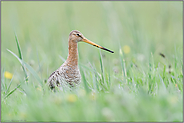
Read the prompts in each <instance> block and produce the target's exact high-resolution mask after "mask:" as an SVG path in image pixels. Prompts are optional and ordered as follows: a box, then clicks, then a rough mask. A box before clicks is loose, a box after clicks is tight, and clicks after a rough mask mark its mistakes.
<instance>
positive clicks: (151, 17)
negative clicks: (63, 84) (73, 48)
mask: <svg viewBox="0 0 184 123" xmlns="http://www.w3.org/2000/svg"><path fill="white" fill-rule="evenodd" d="M1 5H2V8H1V17H2V20H1V26H2V27H1V45H2V47H1V48H2V49H1V121H2V122H7V121H9V122H11V121H26V122H62V121H65V122H67V121H70V122H72V121H86V122H90V121H91V122H92V121H93V122H95V121H98V122H105V121H116V122H125V121H127V122H138V121H139V122H142V121H146V122H156V121H160V122H173V121H176V122H182V121H183V52H182V51H183V47H182V46H183V42H182V41H183V37H182V34H183V31H182V10H183V8H182V2H181V1H180V2H179V1H178V2H166V1H162V2H158V1H157V2H156V1H155V2H125V1H124V2H118V1H116V2H74V1H73V2H63V1H60V2H56V1H55V2H33V1H29V2H22V1H18V2H13V1H11V2H10V1H9V2H6V1H2V2H1ZM75 29H77V30H79V31H81V32H82V33H83V34H84V36H85V37H87V38H88V39H89V40H91V41H93V42H95V43H97V44H99V45H101V46H104V47H106V48H109V49H111V50H113V51H114V52H115V53H114V54H111V53H108V52H106V51H102V50H100V49H97V48H95V47H93V46H90V45H88V44H85V43H79V44H78V51H79V68H80V72H81V76H82V81H81V84H80V86H79V87H78V88H76V89H73V90H72V91H68V90H66V91H65V92H61V91H59V90H58V91H56V92H52V91H50V90H49V89H48V86H47V85H46V84H45V80H47V78H48V77H49V75H50V74H51V73H52V72H53V71H54V70H56V69H57V68H58V67H59V66H60V65H61V64H62V63H63V61H64V60H65V59H66V57H67V54H68V47H67V45H68V42H67V40H68V35H69V33H70V31H71V30H75ZM15 33H16V34H15ZM127 47H128V48H129V49H130V51H129V50H127ZM160 53H161V54H160ZM6 71H8V72H10V73H12V74H13V77H12V78H11V79H10V78H6V77H5V76H4V73H5V72H6Z"/></svg>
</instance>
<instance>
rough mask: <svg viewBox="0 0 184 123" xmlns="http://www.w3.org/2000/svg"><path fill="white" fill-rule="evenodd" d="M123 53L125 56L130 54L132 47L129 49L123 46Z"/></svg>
mask: <svg viewBox="0 0 184 123" xmlns="http://www.w3.org/2000/svg"><path fill="white" fill-rule="evenodd" d="M123 52H124V53H125V54H128V53H130V47H129V46H128V45H125V46H123Z"/></svg>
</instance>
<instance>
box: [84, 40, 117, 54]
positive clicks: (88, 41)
mask: <svg viewBox="0 0 184 123" xmlns="http://www.w3.org/2000/svg"><path fill="white" fill-rule="evenodd" d="M82 41H84V42H86V43H88V44H91V45H93V46H95V47H98V48H100V49H103V50H106V51H109V52H111V53H114V51H111V50H109V49H107V48H105V47H102V46H100V45H98V44H95V43H93V42H92V41H90V40H88V39H86V38H83V39H82Z"/></svg>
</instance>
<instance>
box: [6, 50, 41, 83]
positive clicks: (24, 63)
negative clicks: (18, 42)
mask: <svg viewBox="0 0 184 123" xmlns="http://www.w3.org/2000/svg"><path fill="white" fill-rule="evenodd" d="M7 50H8V49H7ZM8 51H9V52H10V53H11V54H12V55H14V56H15V57H16V58H17V59H18V60H19V62H20V63H21V64H22V65H25V67H26V68H27V69H28V70H29V71H30V72H31V74H32V75H33V76H34V77H35V78H36V79H37V80H38V82H39V83H40V84H41V85H43V83H42V81H41V79H40V77H39V76H38V75H37V73H36V72H35V70H34V69H33V68H32V67H31V66H30V65H28V64H27V63H26V62H24V61H23V60H21V59H20V58H19V57H18V56H17V55H16V54H15V53H13V52H12V51H10V50H8Z"/></svg>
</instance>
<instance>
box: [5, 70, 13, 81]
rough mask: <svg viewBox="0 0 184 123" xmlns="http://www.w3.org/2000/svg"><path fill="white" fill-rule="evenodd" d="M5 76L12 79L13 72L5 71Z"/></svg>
mask: <svg viewBox="0 0 184 123" xmlns="http://www.w3.org/2000/svg"><path fill="white" fill-rule="evenodd" d="M4 77H5V78H7V79H12V77H13V74H12V73H10V72H8V71H5V72H4Z"/></svg>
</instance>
